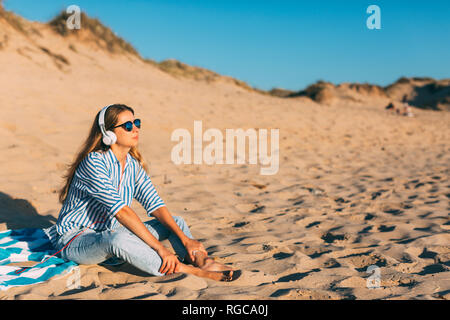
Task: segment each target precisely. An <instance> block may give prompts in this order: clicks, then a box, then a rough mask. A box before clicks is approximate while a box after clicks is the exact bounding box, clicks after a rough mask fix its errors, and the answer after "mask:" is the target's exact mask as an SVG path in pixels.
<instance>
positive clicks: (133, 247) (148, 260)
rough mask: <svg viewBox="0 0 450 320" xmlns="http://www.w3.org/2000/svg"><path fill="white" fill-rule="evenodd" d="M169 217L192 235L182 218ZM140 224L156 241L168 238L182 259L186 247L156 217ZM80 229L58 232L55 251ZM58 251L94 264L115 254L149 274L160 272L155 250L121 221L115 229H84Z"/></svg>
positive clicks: (160, 262)
mask: <svg viewBox="0 0 450 320" xmlns="http://www.w3.org/2000/svg"><path fill="white" fill-rule="evenodd" d="M173 218H174V220H175V222H176V223H177V224H178V226H179V227H180V229H181V230H182V231H183V233H184V234H185V235H186V236H188V237H189V238H190V239H193V237H192V234H191V232H190V230H189V227H188V225H187V224H186V222H185V221H184V219H183V218H182V217H178V216H173ZM144 225H145V226H146V227H147V229H148V230H149V231H150V232H151V233H152V234H153V235H154V236H155V238H156V239H158V240H159V241H162V240H166V239H169V241H170V243H171V245H172V247H173V249H174V250H175V253H176V254H177V255H178V257H179V260H180V261H183V260H184V258H185V257H186V255H187V251H186V248H185V247H184V246H183V244H182V242H181V240H180V239H179V238H178V236H176V235H175V234H174V233H173V232H171V231H170V230H169V229H167V228H166V227H165V226H164V225H163V224H162V223H161V222H159V221H158V220H157V219H152V220H149V221H146V222H144ZM81 230H82V229H74V230H71V231H69V232H67V233H65V234H63V235H62V236H60V238H59V239H58V251H59V250H60V249H61V248H63V247H64V246H65V245H66V244H67V243H68V242H69V241H70V240H71V239H72V238H73V237H75V236H76V235H77V234H78V233H79V232H80V231H81ZM60 255H61V258H63V259H65V260H70V261H74V262H76V263H78V264H98V263H101V262H103V261H105V260H108V259H109V258H112V257H117V258H119V259H122V260H124V261H126V262H128V263H129V264H131V265H133V266H135V267H136V268H138V269H140V270H142V271H144V272H147V273H149V274H152V275H156V276H163V275H164V274H162V273H160V272H159V269H160V268H161V264H162V259H161V257H160V256H159V255H158V253H157V252H156V251H155V250H154V249H152V248H151V247H150V246H149V245H148V244H146V243H145V242H144V241H142V240H141V239H140V238H139V237H138V236H136V235H135V234H134V233H132V232H131V231H129V230H128V229H127V228H125V227H124V226H123V225H120V226H119V227H118V228H117V229H114V230H105V231H95V230H92V229H86V230H85V231H84V232H83V233H81V234H80V235H79V236H78V237H76V238H75V239H74V240H73V241H72V242H71V243H70V244H69V245H68V246H67V247H66V248H65V249H64V250H63V251H62V252H61V253H60Z"/></svg>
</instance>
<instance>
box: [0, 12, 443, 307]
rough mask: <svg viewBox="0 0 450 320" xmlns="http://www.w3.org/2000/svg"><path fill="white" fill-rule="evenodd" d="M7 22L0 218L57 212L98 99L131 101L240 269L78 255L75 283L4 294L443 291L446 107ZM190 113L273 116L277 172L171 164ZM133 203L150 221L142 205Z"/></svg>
mask: <svg viewBox="0 0 450 320" xmlns="http://www.w3.org/2000/svg"><path fill="white" fill-rule="evenodd" d="M0 22H1V20H0ZM0 26H1V28H0V30H1V32H0V40H1V39H3V38H4V35H7V39H8V40H7V41H6V45H3V46H2V47H1V49H0V66H1V72H0V99H1V100H0V105H1V110H2V117H1V119H0V134H1V136H2V139H0V154H1V157H0V167H1V168H2V170H1V171H0V204H1V206H0V230H5V229H11V228H26V227H47V226H49V225H51V224H53V223H55V221H56V218H57V216H58V213H59V209H60V208H61V205H60V204H59V203H58V201H57V193H56V190H57V189H58V188H59V187H60V185H61V183H62V179H61V176H62V174H63V173H64V172H63V169H64V164H66V163H68V162H69V161H71V160H72V158H73V157H74V155H75V153H76V152H77V150H78V148H79V146H80V145H81V143H82V142H83V140H84V139H85V138H86V136H87V133H88V129H89V128H90V126H91V124H92V121H93V119H94V117H95V115H96V113H97V112H98V111H99V109H100V108H101V107H102V106H104V105H107V104H110V103H125V104H127V105H129V106H131V107H132V108H134V110H135V112H136V115H137V116H139V117H140V118H141V119H142V121H143V127H142V130H141V134H140V149H141V151H142V153H143V154H144V156H145V157H146V159H147V160H148V161H149V162H150V175H151V177H152V179H153V183H154V184H155V186H156V188H157V190H158V192H159V193H160V195H161V197H162V198H163V199H164V200H165V202H166V204H167V205H168V208H169V210H170V211H171V212H172V213H173V214H174V215H181V216H183V217H184V218H185V220H186V221H187V222H188V224H189V226H190V227H191V230H192V233H193V235H194V236H195V237H197V238H198V239H200V240H201V241H202V242H203V243H204V245H205V247H206V248H207V250H208V251H209V252H210V254H211V255H212V256H214V257H216V259H217V260H218V261H221V262H223V263H226V264H230V265H232V266H233V267H234V268H239V269H241V270H243V274H242V276H241V278H240V279H239V280H237V281H236V282H232V283H220V282H214V281H212V280H206V279H202V278H197V277H195V276H191V275H188V276H186V275H181V274H178V275H175V276H168V277H162V278H157V277H152V276H148V275H146V274H142V273H141V272H140V271H138V270H135V269H133V268H132V267H130V266H128V265H123V266H121V267H108V268H105V267H102V266H97V265H93V266H80V270H81V288H80V289H69V288H68V285H67V284H68V279H69V277H70V276H71V275H66V276H63V277H60V278H56V279H52V280H51V281H48V282H46V283H43V284H37V285H31V286H26V287H19V288H12V289H10V290H8V291H5V292H1V293H0V298H4V299H352V298H356V299H410V298H419V299H442V298H444V299H449V298H450V271H449V269H450V241H449V240H450V235H449V229H450V222H449V212H450V179H449V176H450V152H449V151H450V125H449V124H450V113H448V112H437V111H425V110H416V109H414V113H415V115H416V116H415V117H413V118H409V117H402V116H397V115H394V114H388V113H387V112H386V111H385V110H384V106H385V105H386V104H387V103H388V100H387V99H386V98H383V97H380V98H379V99H370V100H366V101H363V102H349V101H335V102H334V103H333V104H332V105H326V104H318V103H316V102H314V101H312V100H310V99H308V98H306V97H300V98H291V99H285V98H278V97H272V96H266V95H262V94H258V93H256V92H251V91H248V90H245V89H244V88H242V87H239V86H235V85H233V84H232V83H229V82H225V81H216V82H211V83H207V82H203V81H195V80H191V79H183V78H174V77H173V76H171V75H169V74H167V73H164V72H163V71H161V70H159V69H158V68H155V67H154V66H152V65H150V64H148V63H144V62H143V61H141V60H140V59H138V58H136V57H134V56H132V55H113V54H111V53H108V52H105V51H102V50H100V49H98V48H96V47H95V46H92V45H90V44H85V43H83V42H80V43H73V42H71V41H72V40H71V39H65V38H62V37H60V36H58V35H56V34H54V33H53V32H52V31H51V30H49V28H48V27H47V26H45V25H41V24H37V23H36V24H35V28H36V29H37V30H39V33H40V36H39V35H36V34H35V35H30V36H28V37H27V36H25V35H23V34H21V33H19V32H17V30H14V29H13V28H11V27H9V26H8V25H7V24H1V25H0ZM70 45H72V48H73V47H75V48H76V52H75V51H73V50H72V49H71V48H70V47H69V46H70ZM42 48H46V50H47V51H46V50H43V49H42ZM49 52H50V53H51V54H49ZM59 55H61V56H63V57H64V58H65V59H66V61H67V63H65V62H61V61H63V60H61V59H58V58H55V57H57V56H59ZM55 59H56V60H55ZM194 120H202V123H203V127H204V128H205V129H207V128H218V129H219V130H222V131H223V132H224V131H225V129H226V128H243V129H248V128H267V129H270V128H278V129H279V130H280V141H279V146H280V167H279V171H278V173H277V174H276V175H272V176H264V175H260V174H259V169H260V166H259V165H250V164H244V165H237V164H235V165H213V166H208V165H206V164H203V165H180V166H176V165H175V164H173V162H172V161H171V158H170V153H171V149H172V147H173V146H174V144H175V143H174V142H172V141H171V140H170V136H171V133H172V132H173V130H175V129H176V128H186V129H188V130H190V131H191V132H192V130H193V123H194ZM133 209H135V210H136V212H138V214H139V215H140V216H141V217H142V218H143V219H147V216H146V214H145V211H144V210H143V208H142V207H141V206H140V205H139V204H138V203H137V202H136V203H134V204H133ZM212 226H213V227H212ZM370 265H377V266H378V267H380V272H381V288H379V289H368V288H367V286H366V279H367V277H368V276H369V274H368V273H367V272H366V270H367V267H369V266H370Z"/></svg>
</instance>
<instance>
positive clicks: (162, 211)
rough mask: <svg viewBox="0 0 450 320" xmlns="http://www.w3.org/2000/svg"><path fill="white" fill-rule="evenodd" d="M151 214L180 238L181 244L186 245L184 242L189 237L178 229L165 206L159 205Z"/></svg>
mask: <svg viewBox="0 0 450 320" xmlns="http://www.w3.org/2000/svg"><path fill="white" fill-rule="evenodd" d="M152 215H153V216H154V217H155V218H156V219H158V221H159V222H161V223H162V224H163V225H164V226H165V227H166V228H168V229H169V230H170V231H172V232H173V233H175V234H176V235H177V237H178V238H179V239H180V240H181V242H182V243H183V245H186V242H188V241H189V238H188V237H187V236H186V235H185V234H184V232H183V231H182V230H181V229H180V227H179V226H178V224H177V223H176V222H175V220H174V219H173V217H172V215H171V214H170V212H169V210H167V207H165V206H164V207H161V208H158V209H156V210H155V211H153V212H152Z"/></svg>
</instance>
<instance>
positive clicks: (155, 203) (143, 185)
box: [134, 165, 165, 216]
mask: <svg viewBox="0 0 450 320" xmlns="http://www.w3.org/2000/svg"><path fill="white" fill-rule="evenodd" d="M134 198H135V199H136V200H137V201H139V203H140V204H141V205H142V206H143V207H144V208H145V210H146V211H147V215H148V216H151V214H152V212H153V211H155V210H156V209H158V208H161V207H163V206H165V203H164V201H163V200H162V199H161V198H160V197H159V195H158V193H157V192H156V189H155V187H154V186H153V184H152V181H151V179H150V177H149V176H148V174H147V173H146V172H145V170H144V168H143V167H142V166H141V165H139V169H138V173H137V174H136V184H135V187H134Z"/></svg>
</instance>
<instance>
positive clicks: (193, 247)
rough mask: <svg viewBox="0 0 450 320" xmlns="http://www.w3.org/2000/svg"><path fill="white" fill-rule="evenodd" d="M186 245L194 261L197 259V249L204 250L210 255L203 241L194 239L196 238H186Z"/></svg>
mask: <svg viewBox="0 0 450 320" xmlns="http://www.w3.org/2000/svg"><path fill="white" fill-rule="evenodd" d="M184 247H185V248H186V250H187V252H188V254H189V257H190V258H191V260H192V262H194V261H195V254H194V253H195V251H203V252H204V253H205V254H206V255H208V252H206V250H205V248H204V247H203V244H201V242H199V241H197V240H194V239H189V238H188V239H186V240H185V242H184Z"/></svg>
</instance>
